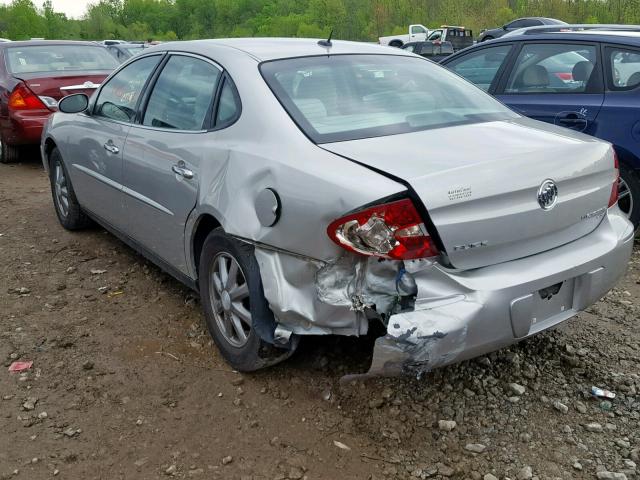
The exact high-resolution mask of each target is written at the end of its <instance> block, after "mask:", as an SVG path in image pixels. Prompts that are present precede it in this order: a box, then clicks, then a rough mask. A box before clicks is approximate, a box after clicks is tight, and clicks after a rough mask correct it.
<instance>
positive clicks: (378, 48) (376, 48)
mask: <svg viewBox="0 0 640 480" xmlns="http://www.w3.org/2000/svg"><path fill="white" fill-rule="evenodd" d="M318 41H319V40H318V39H311V38H220V39H212V40H189V41H185V42H169V43H164V44H162V45H157V46H154V47H151V48H150V49H149V50H148V51H149V52H151V51H164V50H178V51H183V52H191V53H205V52H207V50H211V49H215V48H216V47H217V48H220V47H227V48H233V49H236V50H239V51H241V52H244V53H246V54H247V55H249V56H251V57H252V58H254V59H255V60H257V61H266V60H276V59H281V58H292V57H308V56H315V55H327V54H331V55H341V54H378V55H406V56H411V54H410V53H407V52H405V51H403V50H402V49H399V48H395V47H387V46H382V45H378V44H376V43H362V42H348V41H344V40H332V41H331V43H332V46H331V47H330V48H327V47H323V46H320V45H318Z"/></svg>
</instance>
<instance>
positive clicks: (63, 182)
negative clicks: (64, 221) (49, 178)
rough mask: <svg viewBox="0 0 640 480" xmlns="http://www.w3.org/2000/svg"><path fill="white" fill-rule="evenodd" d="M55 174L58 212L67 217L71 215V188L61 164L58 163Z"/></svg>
mask: <svg viewBox="0 0 640 480" xmlns="http://www.w3.org/2000/svg"><path fill="white" fill-rule="evenodd" d="M53 174H54V188H55V193H56V203H57V204H58V210H59V212H60V214H61V215H62V216H63V217H67V215H69V186H68V183H67V176H66V175H65V173H64V168H63V167H62V164H61V163H60V162H56V164H55V167H54V172H53Z"/></svg>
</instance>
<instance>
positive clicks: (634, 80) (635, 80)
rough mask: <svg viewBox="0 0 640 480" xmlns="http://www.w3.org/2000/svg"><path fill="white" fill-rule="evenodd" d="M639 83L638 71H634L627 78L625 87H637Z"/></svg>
mask: <svg viewBox="0 0 640 480" xmlns="http://www.w3.org/2000/svg"><path fill="white" fill-rule="evenodd" d="M638 84H640V72H636V73H634V74H633V75H631V76H630V77H629V79H628V80H627V85H626V86H627V87H637V86H638Z"/></svg>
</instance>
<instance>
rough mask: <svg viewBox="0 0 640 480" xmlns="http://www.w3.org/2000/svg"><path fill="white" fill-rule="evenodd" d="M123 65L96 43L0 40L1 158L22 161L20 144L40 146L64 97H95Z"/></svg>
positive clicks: (5, 160) (0, 160)
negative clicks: (42, 135)
mask: <svg viewBox="0 0 640 480" xmlns="http://www.w3.org/2000/svg"><path fill="white" fill-rule="evenodd" d="M117 66H118V62H117V60H116V59H115V58H114V57H113V55H111V54H110V53H109V52H107V50H106V49H105V48H104V47H102V46H100V45H97V44H95V43H90V42H71V41H67V42H64V41H25V42H6V43H0V145H1V147H2V148H1V153H0V162H2V163H9V162H13V161H15V160H17V159H18V156H19V153H20V147H22V146H26V145H39V144H40V135H41V134H42V127H43V125H44V123H45V122H46V121H47V117H48V116H49V115H51V113H52V112H55V111H56V110H57V105H58V101H59V100H60V99H61V98H62V97H64V96H65V95H70V94H73V93H86V94H87V95H91V94H92V93H93V92H94V91H95V89H96V88H98V87H99V86H100V83H102V81H103V80H104V79H105V77H107V75H109V74H110V73H111V72H112V71H113V70H114V69H115V68H116V67H117Z"/></svg>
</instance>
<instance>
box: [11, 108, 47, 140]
mask: <svg viewBox="0 0 640 480" xmlns="http://www.w3.org/2000/svg"><path fill="white" fill-rule="evenodd" d="M52 113H53V112H51V111H46V112H45V111H35V112H31V111H17V112H12V113H11V114H10V115H9V118H8V121H7V122H6V123H5V125H3V129H2V130H3V132H2V138H3V140H4V141H5V142H7V144H9V145H14V146H20V145H39V144H40V139H41V138H42V129H43V127H44V125H45V123H46V122H47V119H48V118H49V116H50V115H51V114H52Z"/></svg>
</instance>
